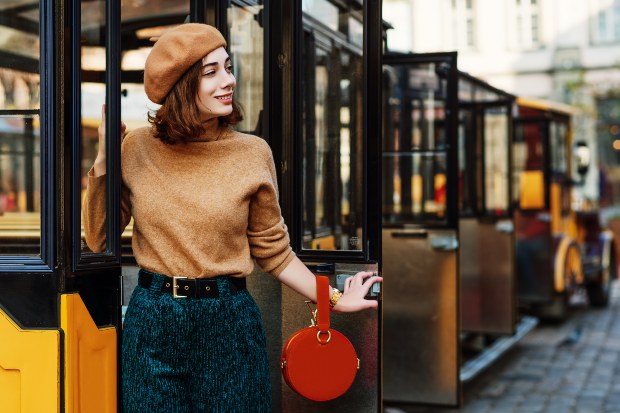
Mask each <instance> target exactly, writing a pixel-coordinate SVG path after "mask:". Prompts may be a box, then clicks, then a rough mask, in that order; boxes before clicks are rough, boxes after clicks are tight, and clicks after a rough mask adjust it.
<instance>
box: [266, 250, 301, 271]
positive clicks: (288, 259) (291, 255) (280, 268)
mask: <svg viewBox="0 0 620 413" xmlns="http://www.w3.org/2000/svg"><path fill="white" fill-rule="evenodd" d="M294 258H295V253H294V252H293V250H292V249H289V253H288V255H287V256H286V258H285V259H284V261H282V262H281V263H280V264H279V265H278V266H277V267H276V268H274V269H273V270H271V271H270V272H269V273H270V274H271V275H272V276H273V277H274V278H278V277H279V276H280V274H281V273H282V271H284V270H285V269H286V267H288V265H289V264H290V263H291V261H293V259H294Z"/></svg>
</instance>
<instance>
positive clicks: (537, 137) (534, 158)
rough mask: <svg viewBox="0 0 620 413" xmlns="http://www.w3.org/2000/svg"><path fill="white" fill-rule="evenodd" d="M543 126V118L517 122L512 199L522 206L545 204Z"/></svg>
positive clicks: (535, 206)
mask: <svg viewBox="0 0 620 413" xmlns="http://www.w3.org/2000/svg"><path fill="white" fill-rule="evenodd" d="M544 130H545V123H542V122H524V123H518V124H517V125H516V126H515V132H514V143H513V168H512V169H513V196H512V199H513V201H514V202H515V203H516V204H517V205H519V208H521V209H539V208H543V207H544V205H545V178H544V170H543V165H544V164H543V160H544V157H543V141H544Z"/></svg>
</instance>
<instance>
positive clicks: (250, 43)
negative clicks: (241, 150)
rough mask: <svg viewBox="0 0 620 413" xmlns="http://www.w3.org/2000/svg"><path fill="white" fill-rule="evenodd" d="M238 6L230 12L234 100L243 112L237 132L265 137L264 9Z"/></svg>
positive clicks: (229, 10)
mask: <svg viewBox="0 0 620 413" xmlns="http://www.w3.org/2000/svg"><path fill="white" fill-rule="evenodd" d="M260 3H261V4H260V5H256V6H243V7H241V6H237V5H233V6H231V7H230V8H229V9H228V19H229V21H230V22H231V23H230V46H229V47H228V52H229V53H230V57H231V58H232V62H233V67H234V74H235V78H236V79H237V88H236V89H235V99H236V101H237V103H239V104H240V106H241V107H242V109H243V121H241V122H239V124H238V125H237V126H236V129H238V130H241V131H243V132H248V133H253V134H255V135H259V136H262V135H263V131H262V130H261V129H262V127H261V125H262V116H263V115H262V113H263V96H264V85H263V79H264V76H263V61H264V33H263V27H262V18H263V17H262V16H263V9H264V7H263V5H262V2H260Z"/></svg>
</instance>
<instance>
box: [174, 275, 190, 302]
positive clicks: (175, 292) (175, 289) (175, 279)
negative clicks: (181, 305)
mask: <svg viewBox="0 0 620 413" xmlns="http://www.w3.org/2000/svg"><path fill="white" fill-rule="evenodd" d="M186 279H187V277H179V276H177V277H172V297H173V298H187V296H186V295H179V294H177V291H178V289H179V285H178V284H177V280H186Z"/></svg>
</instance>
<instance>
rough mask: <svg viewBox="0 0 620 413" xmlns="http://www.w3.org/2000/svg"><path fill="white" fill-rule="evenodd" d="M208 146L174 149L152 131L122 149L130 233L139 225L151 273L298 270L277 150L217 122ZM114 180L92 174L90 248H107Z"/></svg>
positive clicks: (139, 249)
mask: <svg viewBox="0 0 620 413" xmlns="http://www.w3.org/2000/svg"><path fill="white" fill-rule="evenodd" d="M209 123H210V125H209V130H208V131H207V133H206V134H204V135H203V137H202V138H201V139H200V140H196V141H192V142H189V143H186V144H182V143H178V144H175V145H167V144H164V143H163V142H161V141H160V140H159V139H156V138H154V137H153V136H152V133H151V128H148V127H147V128H140V129H136V130H134V131H132V132H131V133H129V134H128V135H127V136H126V137H125V139H124V140H123V143H122V146H121V175H122V183H123V186H122V191H123V192H122V193H123V196H122V201H121V211H122V217H121V225H122V229H124V228H125V227H126V226H127V224H128V223H129V221H130V219H131V217H132V216H133V218H134V225H133V238H132V247H133V253H134V256H135V258H136V261H137V263H138V265H139V266H140V267H141V268H144V269H146V270H150V271H153V272H157V273H160V274H166V275H170V276H187V277H192V278H193V277H201V278H207V277H216V276H219V275H224V274H227V275H231V276H234V277H245V276H248V275H249V274H250V273H251V272H252V269H253V267H254V263H253V259H254V260H255V261H256V263H257V264H258V265H259V266H260V267H261V268H262V269H263V270H264V271H266V272H269V273H271V274H272V275H274V276H278V275H279V274H280V272H282V270H284V268H286V266H287V265H288V264H289V263H290V262H291V261H292V260H293V257H294V254H293V251H292V250H291V247H290V245H289V236H288V232H287V228H286V225H285V224H284V220H283V219H282V215H281V213H280V206H279V204H278V188H277V182H276V173H275V167H274V163H273V157H272V154H271V149H270V148H269V146H268V145H267V143H266V142H265V141H264V140H263V139H261V138H258V137H256V136H251V135H244V134H241V133H239V132H235V131H233V130H230V129H223V128H219V127H218V126H217V124H216V122H209ZM105 193H106V190H105V175H102V176H94V173H93V170H92V169H91V171H90V172H89V178H88V187H87V190H86V197H85V200H84V205H83V209H82V210H83V216H84V230H85V234H86V243H87V245H88V246H89V247H90V248H91V249H92V250H93V251H102V250H104V249H105V246H106V231H105V223H106V213H105Z"/></svg>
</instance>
